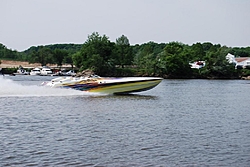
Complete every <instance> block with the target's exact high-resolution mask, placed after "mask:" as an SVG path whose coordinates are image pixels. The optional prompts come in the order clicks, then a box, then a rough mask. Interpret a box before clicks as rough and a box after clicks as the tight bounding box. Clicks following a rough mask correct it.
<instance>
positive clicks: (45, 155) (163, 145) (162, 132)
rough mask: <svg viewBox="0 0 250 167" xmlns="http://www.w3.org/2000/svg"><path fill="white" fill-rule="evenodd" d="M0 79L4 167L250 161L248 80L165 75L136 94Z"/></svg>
mask: <svg viewBox="0 0 250 167" xmlns="http://www.w3.org/2000/svg"><path fill="white" fill-rule="evenodd" d="M50 79H51V77H39V76H15V77H10V76H9V77H8V76H5V77H0V166H29V165H30V166H31V165H34V166H249V164H250V108H249V104H250V103H249V102H250V99H249V98H250V81H247V80H163V81H162V82H161V83H160V84H159V85H158V86H157V87H156V88H154V89H152V90H150V91H146V92H143V93H138V94H134V95H124V96H115V95H98V94H90V93H84V92H80V91H75V90H68V89H67V90H66V89H51V88H44V87H41V86H38V85H39V84H40V83H41V82H42V81H45V80H50Z"/></svg>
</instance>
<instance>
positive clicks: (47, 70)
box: [41, 66, 53, 75]
mask: <svg viewBox="0 0 250 167" xmlns="http://www.w3.org/2000/svg"><path fill="white" fill-rule="evenodd" d="M52 74H53V72H52V70H51V69H50V68H49V67H47V66H43V68H42V69H41V75H52Z"/></svg>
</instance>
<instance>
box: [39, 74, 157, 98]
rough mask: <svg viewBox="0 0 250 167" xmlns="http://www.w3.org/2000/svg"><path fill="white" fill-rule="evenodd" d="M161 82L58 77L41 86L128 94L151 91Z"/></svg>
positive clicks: (141, 78)
mask: <svg viewBox="0 0 250 167" xmlns="http://www.w3.org/2000/svg"><path fill="white" fill-rule="evenodd" d="M161 81H162V78H156V77H125V78H105V77H99V76H97V75H91V76H85V77H84V76H82V77H58V78H55V79H52V80H51V81H49V82H43V83H42V85H44V86H49V87H56V88H71V89H76V90H80V91H87V92H97V93H104V94H129V93H134V92H142V91H146V90H149V89H152V88H154V87H155V86H157V85H158V84H159V83H160V82H161Z"/></svg>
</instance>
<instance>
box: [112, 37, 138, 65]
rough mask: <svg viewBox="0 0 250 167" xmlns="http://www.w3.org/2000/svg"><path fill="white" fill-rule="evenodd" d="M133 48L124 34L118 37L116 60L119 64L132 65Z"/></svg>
mask: <svg viewBox="0 0 250 167" xmlns="http://www.w3.org/2000/svg"><path fill="white" fill-rule="evenodd" d="M133 58H134V57H133V50H132V48H131V47H130V43H129V40H128V38H127V37H126V36H124V35H122V36H121V37H119V38H117V39H116V55H115V61H116V64H117V65H121V66H122V68H124V65H131V64H132V61H133Z"/></svg>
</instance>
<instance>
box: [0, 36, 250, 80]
mask: <svg viewBox="0 0 250 167" xmlns="http://www.w3.org/2000/svg"><path fill="white" fill-rule="evenodd" d="M228 53H231V54H233V55H235V56H236V57H248V56H250V47H245V48H239V47H233V48H231V47H227V46H221V45H220V44H212V43H210V42H205V43H195V44H193V45H191V46H189V45H186V44H183V43H180V42H169V43H160V44H158V43H155V42H148V43H144V44H141V45H139V44H136V45H130V43H129V39H128V38H127V37H126V36H124V35H122V36H121V37H118V38H117V39H116V41H115V42H111V41H110V40H109V38H108V37H107V36H106V35H103V36H101V35H100V34H98V33H97V32H94V33H92V34H91V35H89V36H88V39H87V40H86V42H85V43H83V44H54V45H46V46H37V47H35V46H32V47H30V48H29V49H27V50H25V51H23V52H18V51H13V50H10V49H8V48H6V47H5V46H4V45H3V44H0V59H8V60H22V61H28V62H30V63H40V64H41V65H46V64H49V63H51V64H57V65H58V67H60V66H62V64H64V63H66V64H71V65H72V67H73V66H75V68H77V69H79V70H84V69H87V68H89V69H92V70H94V71H95V72H96V73H97V74H99V75H102V76H135V75H140V76H161V77H165V78H237V77H239V76H242V75H248V74H249V71H248V70H245V69H244V70H236V69H235V68H234V65H233V64H229V63H228V61H227V60H226V55H227V54H228ZM195 61H205V62H206V66H205V67H204V68H201V69H191V68H190V64H189V63H190V62H195Z"/></svg>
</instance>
